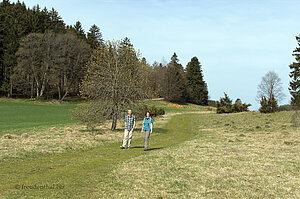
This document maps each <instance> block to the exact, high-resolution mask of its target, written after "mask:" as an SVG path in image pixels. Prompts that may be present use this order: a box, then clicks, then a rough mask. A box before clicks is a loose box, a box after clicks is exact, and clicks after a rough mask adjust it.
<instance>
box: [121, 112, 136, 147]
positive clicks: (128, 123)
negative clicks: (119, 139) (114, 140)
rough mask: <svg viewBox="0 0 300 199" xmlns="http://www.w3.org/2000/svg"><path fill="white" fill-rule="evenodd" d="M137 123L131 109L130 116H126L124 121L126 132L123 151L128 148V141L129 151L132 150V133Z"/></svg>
mask: <svg viewBox="0 0 300 199" xmlns="http://www.w3.org/2000/svg"><path fill="white" fill-rule="evenodd" d="M135 121H136V119H135V116H134V115H133V114H132V110H131V109H129V110H128V115H126V116H125V119H124V126H125V132H124V139H123V144H122V146H121V149H125V148H126V144H127V140H128V145H127V149H130V144H131V139H132V132H133V130H134V127H135Z"/></svg>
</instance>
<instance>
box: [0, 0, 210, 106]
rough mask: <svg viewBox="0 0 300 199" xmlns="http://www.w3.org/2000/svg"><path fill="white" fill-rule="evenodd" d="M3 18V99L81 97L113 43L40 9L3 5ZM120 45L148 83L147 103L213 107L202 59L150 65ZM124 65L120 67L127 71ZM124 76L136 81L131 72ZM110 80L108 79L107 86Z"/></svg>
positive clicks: (95, 29) (0, 51)
mask: <svg viewBox="0 0 300 199" xmlns="http://www.w3.org/2000/svg"><path fill="white" fill-rule="evenodd" d="M0 13H1V15H0V18H1V20H0V23H1V25H0V27H1V30H0V31H1V32H0V35H1V38H0V95H2V96H7V97H13V98H15V97H22V98H34V99H57V100H60V101H63V100H65V99H66V97H75V96H80V85H81V82H82V79H84V76H85V75H86V74H87V73H88V70H89V68H90V67H91V65H89V63H92V62H93V60H95V56H96V55H97V53H98V54H99V51H101V49H107V48H109V45H110V41H104V39H103V37H102V32H101V31H100V28H99V27H98V26H97V25H96V24H94V25H92V26H91V27H90V29H89V31H87V32H85V31H84V30H83V28H82V24H81V22H80V21H77V22H76V24H74V25H66V24H65V22H64V21H63V19H62V18H61V17H60V15H59V14H58V12H57V11H56V10H55V9H54V8H52V9H50V10H49V9H47V8H46V7H45V8H43V9H42V8H40V7H39V5H37V6H35V7H33V8H27V7H26V5H25V3H24V2H23V3H20V2H17V3H10V1H9V0H4V1H3V2H1V4H0ZM119 44H122V45H123V47H125V48H130V49H132V50H133V51H134V53H133V54H131V55H130V56H131V58H133V59H136V61H135V62H132V63H131V64H132V65H131V67H132V68H133V69H134V70H142V71H143V73H142V74H139V75H142V76H139V77H138V78H142V79H143V81H141V82H143V83H144V85H143V86H144V87H143V88H147V89H148V91H149V92H147V95H144V96H143V98H153V97H162V98H165V99H167V100H169V101H172V102H179V103H184V102H192V103H195V104H199V105H207V104H208V88H207V83H206V82H205V81H204V77H203V71H202V65H201V62H200V61H199V60H198V58H197V57H192V58H191V60H190V62H189V63H187V65H186V67H184V66H183V65H182V64H181V63H180V61H179V58H178V56H177V54H176V53H174V54H173V55H172V56H170V57H171V59H170V61H169V62H168V63H159V62H154V63H153V64H149V63H148V62H147V60H146V58H145V57H141V56H140V54H139V53H137V50H136V49H134V46H133V43H132V42H131V41H130V39H129V38H127V37H125V38H123V39H120V41H119ZM118 48H119V47H116V48H115V49H110V50H113V51H118ZM115 55H116V56H118V53H115V54H114V53H112V54H110V53H108V54H106V56H108V57H107V60H113V57H114V56H115ZM123 58H124V59H127V58H128V56H127V55H124V57H123ZM124 59H123V60H121V59H120V60H118V61H117V62H121V65H122V64H123V65H126V64H127V63H126V61H125V60H124ZM121 65H120V66H121ZM132 68H131V69H132ZM111 72H113V71H110V73H109V74H111ZM123 73H128V74H130V75H131V76H132V75H137V74H134V73H130V69H129V68H127V69H126V67H125V68H124V70H123ZM116 77H118V78H121V76H114V78H116ZM136 77H137V76H136ZM110 80H111V79H109V77H108V79H107V81H110ZM132 85H133V84H132ZM140 93H141V92H140ZM141 99H142V98H141Z"/></svg>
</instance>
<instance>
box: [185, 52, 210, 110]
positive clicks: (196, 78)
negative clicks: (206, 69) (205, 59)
mask: <svg viewBox="0 0 300 199" xmlns="http://www.w3.org/2000/svg"><path fill="white" fill-rule="evenodd" d="M186 79H187V92H188V100H189V101H190V102H191V103H195V104H199V105H207V103H208V91H207V85H206V83H205V81H204V80H203V74H202V69H201V64H200V62H199V61H198V58H197V57H193V58H192V59H191V61H190V62H189V63H188V64H187V67H186Z"/></svg>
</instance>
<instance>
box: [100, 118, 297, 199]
mask: <svg viewBox="0 0 300 199" xmlns="http://www.w3.org/2000/svg"><path fill="white" fill-rule="evenodd" d="M291 114H292V113H291V112H281V113H276V114H271V115H264V114H260V113H238V114H230V115H215V114H199V117H198V120H197V121H195V122H194V124H195V126H193V127H191V128H190V130H192V131H195V132H196V133H197V135H196V137H195V139H193V140H190V141H186V142H185V143H182V144H180V145H176V146H173V147H171V148H166V149H163V150H159V151H151V152H150V153H147V154H145V155H144V156H139V157H137V158H134V159H131V160H128V161H126V162H124V163H122V164H119V165H117V166H116V168H115V169H114V171H113V172H112V173H111V174H109V175H108V177H107V181H105V182H103V183H101V185H99V187H98V188H99V190H100V191H99V195H98V197H100V198H107V197H110V198H300V189H299V187H300V177H299V176H300V175H299V174H300V156H299V152H300V142H299V141H300V131H299V130H297V129H293V128H292V127H291V125H290V123H289V121H290V116H291Z"/></svg>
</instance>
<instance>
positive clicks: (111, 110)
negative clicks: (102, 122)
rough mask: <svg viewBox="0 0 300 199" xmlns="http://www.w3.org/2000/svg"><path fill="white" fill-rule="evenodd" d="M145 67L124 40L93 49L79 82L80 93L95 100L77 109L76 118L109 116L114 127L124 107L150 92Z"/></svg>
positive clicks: (107, 117) (112, 127) (106, 117)
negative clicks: (89, 104) (80, 82)
mask: <svg viewBox="0 0 300 199" xmlns="http://www.w3.org/2000/svg"><path fill="white" fill-rule="evenodd" d="M145 67H147V65H145V64H143V62H142V61H141V60H140V59H139V57H138V53H137V52H136V51H135V50H134V48H133V47H132V46H131V45H128V44H126V43H124V42H119V41H118V42H110V41H108V42H106V43H105V44H103V45H102V46H101V47H100V48H99V49H96V50H95V51H94V52H93V54H92V57H91V58H90V61H89V62H88V64H87V65H86V68H85V75H84V77H83V79H82V84H81V86H80V92H81V95H82V96H84V97H86V98H88V99H90V100H92V102H94V103H91V106H89V107H87V106H86V107H83V109H78V110H77V114H76V113H75V116H76V115H77V116H79V117H76V118H78V119H80V120H81V121H83V122H84V121H86V118H87V117H88V118H91V119H93V120H95V121H96V122H98V119H97V117H101V118H105V119H112V125H111V129H112V130H114V129H115V128H116V122H117V119H118V118H119V117H120V114H121V112H123V110H124V109H125V107H127V106H129V105H133V104H135V103H136V102H138V101H140V100H142V99H144V98H146V97H147V96H149V94H150V93H151V92H150V90H149V88H150V86H149V81H148V78H146V75H147V74H146V71H148V70H147V69H146V68H145ZM78 113H85V114H78ZM90 113H92V114H90ZM95 114H96V115H95ZM95 116H97V117H96V118H95ZM89 122H90V121H89Z"/></svg>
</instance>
